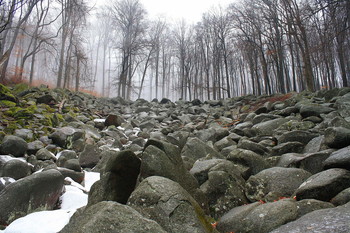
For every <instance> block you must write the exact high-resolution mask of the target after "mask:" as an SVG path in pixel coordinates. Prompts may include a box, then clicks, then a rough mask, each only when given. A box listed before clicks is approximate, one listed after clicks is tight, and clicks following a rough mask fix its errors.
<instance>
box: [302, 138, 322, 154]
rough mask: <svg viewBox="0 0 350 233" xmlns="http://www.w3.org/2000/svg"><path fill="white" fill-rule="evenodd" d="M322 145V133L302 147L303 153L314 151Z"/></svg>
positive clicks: (318, 149)
mask: <svg viewBox="0 0 350 233" xmlns="http://www.w3.org/2000/svg"><path fill="white" fill-rule="evenodd" d="M323 146H324V135H322V136H318V137H315V138H313V139H311V140H310V141H309V142H308V144H306V146H305V148H304V151H303V152H304V153H316V152H319V151H320V150H322V147H323Z"/></svg>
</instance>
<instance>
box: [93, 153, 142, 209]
mask: <svg viewBox="0 0 350 233" xmlns="http://www.w3.org/2000/svg"><path fill="white" fill-rule="evenodd" d="M140 165H141V161H140V159H139V158H138V157H137V156H136V155H135V154H134V153H133V152H131V151H122V152H115V153H114V154H112V155H111V156H110V157H109V158H108V161H107V163H106V167H105V168H104V170H103V173H102V174H101V179H100V180H99V181H97V182H96V183H95V184H93V186H92V187H91V191H90V194H89V200H88V206H91V205H94V204H96V203H98V202H101V201H116V202H119V203H121V204H126V202H127V200H128V198H129V196H130V194H131V193H132V191H134V189H135V185H136V182H137V177H138V175H139V173H140Z"/></svg>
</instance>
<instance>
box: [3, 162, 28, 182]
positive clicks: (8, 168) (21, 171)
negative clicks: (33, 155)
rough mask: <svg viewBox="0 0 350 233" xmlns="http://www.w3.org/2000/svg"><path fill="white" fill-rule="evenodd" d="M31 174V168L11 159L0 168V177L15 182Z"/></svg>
mask: <svg viewBox="0 0 350 233" xmlns="http://www.w3.org/2000/svg"><path fill="white" fill-rule="evenodd" d="M31 173H32V167H31V165H29V164H28V163H26V162H24V161H22V160H20V159H11V160H9V161H7V162H6V163H5V164H4V165H3V166H0V176H3V177H11V178H13V179H15V180H18V179H21V178H24V177H26V176H28V175H30V174H31Z"/></svg>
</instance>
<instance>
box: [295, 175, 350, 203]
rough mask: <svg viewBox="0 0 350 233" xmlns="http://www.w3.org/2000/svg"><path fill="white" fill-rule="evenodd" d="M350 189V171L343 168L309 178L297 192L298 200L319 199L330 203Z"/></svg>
mask: <svg viewBox="0 0 350 233" xmlns="http://www.w3.org/2000/svg"><path fill="white" fill-rule="evenodd" d="M348 187H350V171H347V170H345V169H341V168H333V169H329V170H326V171H323V172H320V173H317V174H315V175H312V176H311V177H309V178H308V179H307V180H306V181H305V182H304V183H302V184H301V185H300V187H299V188H298V189H297V190H296V191H295V194H294V195H295V196H296V197H297V200H302V199H317V200H321V201H330V200H331V199H332V198H333V197H335V196H336V195H337V194H338V193H339V192H341V191H343V190H344V189H346V188H348Z"/></svg>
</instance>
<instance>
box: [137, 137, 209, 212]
mask: <svg viewBox="0 0 350 233" xmlns="http://www.w3.org/2000/svg"><path fill="white" fill-rule="evenodd" d="M141 161H142V162H141V172H140V178H141V180H142V179H145V178H147V177H150V176H162V177H166V178H168V179H170V180H173V181H175V182H177V183H179V184H180V185H181V186H182V187H183V188H184V189H185V190H186V191H187V192H189V193H190V194H191V195H192V196H193V197H194V198H195V199H196V201H197V202H198V203H200V204H201V205H205V206H206V203H207V201H206V198H205V196H204V194H203V192H202V191H201V190H200V189H199V185H198V182H197V180H196V179H195V178H194V177H193V175H191V174H190V173H189V171H188V170H187V169H186V168H185V166H184V163H183V161H182V158H181V156H180V150H179V148H178V147H177V146H175V145H172V144H170V143H166V142H163V141H158V140H154V139H151V140H149V141H148V142H147V144H146V146H145V149H144V151H143V153H142V157H141Z"/></svg>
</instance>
